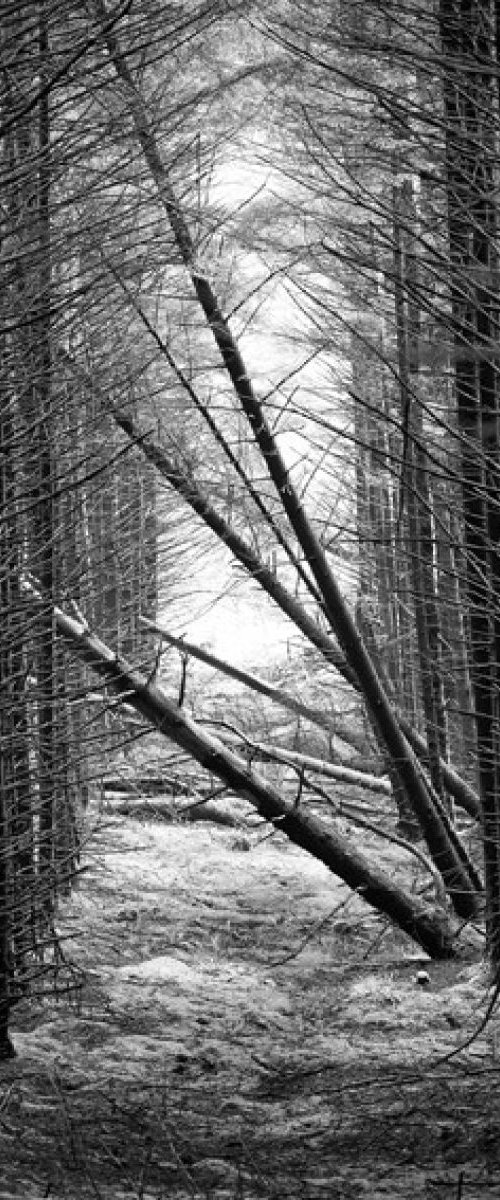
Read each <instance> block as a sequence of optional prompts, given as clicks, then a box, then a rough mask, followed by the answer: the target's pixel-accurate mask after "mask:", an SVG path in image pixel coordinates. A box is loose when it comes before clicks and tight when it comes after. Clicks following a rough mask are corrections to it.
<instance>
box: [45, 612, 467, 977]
mask: <svg viewBox="0 0 500 1200" xmlns="http://www.w3.org/2000/svg"><path fill="white" fill-rule="evenodd" d="M32 596H33V592H32ZM54 616H55V622H56V626H57V629H58V632H59V633H60V634H61V635H62V636H63V637H64V638H65V639H66V641H67V642H69V643H70V645H71V646H72V647H73V649H74V650H75V651H76V653H77V654H78V657H79V658H80V659H81V660H83V661H84V662H87V663H89V664H90V666H91V667H92V668H93V669H94V671H95V672H96V673H97V674H98V675H99V676H100V677H101V678H103V679H105V680H106V683H107V686H108V687H109V688H110V689H111V691H113V692H114V693H115V695H117V696H118V697H119V698H120V699H121V700H124V701H126V702H127V703H128V704H130V705H132V706H133V707H134V708H135V709H137V711H138V712H140V713H141V715H142V716H143V717H145V718H146V720H147V721H149V722H150V723H151V725H153V726H154V727H155V728H156V729H158V730H159V731H160V732H161V733H163V734H164V735H165V736H166V737H168V738H170V739H171V740H172V741H174V742H175V743H176V744H177V745H178V746H180V747H182V749H183V750H185V751H186V752H187V753H188V754H190V755H191V756H192V757H193V758H195V759H196V761H197V762H199V763H200V765H201V766H202V767H203V768H204V769H205V770H207V771H210V772H212V774H214V775H217V776H218V777H219V778H220V779H222V780H223V782H224V783H225V784H227V786H228V787H230V788H231V790H232V791H234V792H236V793H237V794H238V795H240V796H241V797H243V798H244V799H246V800H247V801H249V803H250V804H252V805H253V807H254V808H256V809H257V811H258V813H259V814H260V816H262V817H263V818H264V819H265V820H266V821H269V822H271V823H272V824H273V825H275V826H276V828H277V829H280V830H281V831H282V832H283V833H284V834H286V836H287V837H288V838H289V839H290V841H292V842H294V843H295V844H296V845H298V846H301V847H302V849H303V850H306V851H307V853H309V854H311V855H312V856H313V857H314V858H317V859H318V860H319V861H320V862H322V863H324V864H325V866H326V867H328V869H329V870H330V871H331V872H332V873H333V874H334V875H336V876H337V877H338V878H340V879H342V880H343V881H344V883H346V884H347V885H348V887H350V888H352V889H353V891H357V892H358V893H359V895H360V896H362V898H363V899H364V900H366V902H367V904H369V905H371V907H372V908H375V909H377V910H378V911H379V912H381V913H383V914H384V916H386V917H389V918H390V920H391V921H393V922H394V923H395V924H396V925H397V926H398V927H399V928H400V929H402V930H403V931H404V932H405V933H407V934H408V935H409V936H410V937H411V938H413V940H414V941H416V942H418V944H419V945H420V946H422V948H423V949H424V950H425V951H426V952H427V953H428V954H429V955H430V956H431V957H432V958H450V957H452V956H453V952H454V950H453V940H454V938H453V928H452V926H451V924H450V920H449V917H448V914H447V913H445V912H444V910H443V909H442V908H432V907H430V906H429V905H428V904H426V903H424V902H423V901H421V900H419V899H417V898H415V897H414V896H410V895H409V894H408V893H407V892H406V891H405V890H404V889H403V888H401V887H400V886H399V885H398V884H397V883H395V882H394V881H393V880H392V879H391V878H390V877H389V876H388V875H387V874H386V873H385V872H384V871H382V870H380V869H379V868H376V867H375V866H373V865H372V864H371V863H370V862H369V861H368V859H366V858H365V857H364V855H362V854H360V852H359V851H358V850H357V849H356V848H355V846H353V844H352V842H351V841H350V840H349V839H347V838H346V837H344V836H343V835H342V834H340V833H339V832H338V831H337V830H332V829H331V828H328V829H327V828H326V827H325V825H324V824H323V823H322V822H321V821H319V820H318V819H317V818H314V817H313V816H310V815H307V814H305V813H304V812H302V810H301V809H300V808H298V807H294V806H293V805H292V804H289V803H287V802H286V801H284V800H283V798H282V797H281V795H280V794H279V792H278V791H277V790H276V789H275V788H274V787H272V785H270V784H269V783H268V782H267V781H266V780H265V779H264V778H263V777H262V776H260V775H258V774H257V773H256V772H255V771H253V770H251V769H250V768H249V767H248V765H247V763H246V762H245V760H244V759H242V758H240V757H239V756H238V755H236V754H235V753H233V751H231V750H229V749H228V748H227V747H226V746H225V745H224V744H223V743H222V742H221V741H219V740H218V739H217V738H214V737H212V736H211V735H210V734H208V733H207V732H206V731H205V730H203V729H201V728H200V727H199V726H197V725H196V724H195V722H194V721H192V720H191V719H190V718H189V717H188V716H186V714H185V713H184V712H183V711H182V710H181V709H179V708H177V707H176V706H175V705H174V704H173V703H172V702H171V701H170V700H169V699H168V697H167V695H166V694H165V692H164V691H163V690H162V688H160V687H159V686H158V684H154V683H152V682H148V681H147V680H146V679H145V678H144V677H143V676H142V675H140V674H139V672H138V671H135V670H133V669H132V668H131V667H130V666H129V664H128V663H127V662H125V661H124V660H123V659H120V658H118V657H117V655H116V654H114V653H113V651H112V650H110V649H109V647H108V646H106V645H105V643H104V642H102V641H101V640H100V639H99V638H97V637H95V636H94V635H93V634H92V633H91V631H90V630H89V628H88V626H87V625H86V624H85V622H84V621H83V620H76V619H75V618H73V617H70V616H68V615H67V614H66V613H64V612H62V610H61V609H59V608H56V609H55V610H54Z"/></svg>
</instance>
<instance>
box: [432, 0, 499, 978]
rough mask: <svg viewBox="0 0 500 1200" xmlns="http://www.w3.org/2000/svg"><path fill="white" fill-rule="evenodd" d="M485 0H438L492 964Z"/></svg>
mask: <svg viewBox="0 0 500 1200" xmlns="http://www.w3.org/2000/svg"><path fill="white" fill-rule="evenodd" d="M494 18H495V10H494V7H493V5H492V4H491V3H490V0H471V3H469V4H468V5H461V4H459V3H458V2H457V0H441V2H440V5H439V29H440V37H441V46H442V53H443V60H444V64H445V66H444V76H443V93H444V105H445V118H446V175H447V198H448V232H449V246H450V294H451V306H452V320H453V331H454V343H455V355H454V360H455V387H456V398H457V411H458V424H459V431H460V434H461V447H462V477H463V504H464V517H465V541H466V551H467V588H468V604H469V619H470V631H471V679H472V687H473V692H474V704H475V715H476V727H477V745H478V760H479V777H480V795H481V806H482V819H483V846H484V863H485V886H486V908H487V920H486V925H487V943H488V950H489V954H490V957H491V960H492V962H493V963H494V964H495V965H496V966H498V965H499V964H500V602H499V597H500V484H499V479H500V452H499V446H500V440H499V427H500V404H499V384H498V340H499V334H500V296H499V288H498V267H499V263H498V253H497V239H498V213H497V209H498V59H497V56H496V33H497V30H496V27H495V19H494Z"/></svg>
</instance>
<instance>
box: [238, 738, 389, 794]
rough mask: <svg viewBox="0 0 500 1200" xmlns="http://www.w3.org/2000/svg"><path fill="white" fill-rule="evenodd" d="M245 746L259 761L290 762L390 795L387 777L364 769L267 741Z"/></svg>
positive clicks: (341, 781)
mask: <svg viewBox="0 0 500 1200" xmlns="http://www.w3.org/2000/svg"><path fill="white" fill-rule="evenodd" d="M245 748H246V749H247V752H250V754H251V755H252V758H257V759H260V761H261V762H279V763H284V765H285V766H286V765H287V763H290V765H291V766H294V767H299V768H304V770H306V771H311V772H314V773H315V774H316V775H324V776H325V778H327V779H334V780H335V782H336V783H350V784H354V785H355V786H356V787H361V788H366V789H367V790H368V791H371V792H381V793H382V795H384V796H392V784H391V783H390V781H389V780H388V779H382V778H380V776H379V775H368V774H367V773H366V772H365V771H355V770H353V769H352V767H344V766H340V765H339V764H337V763H331V762H326V760H324V759H322V758H314V757H313V756H312V755H311V754H301V753H299V752H298V751H297V750H286V749H282V748H281V747H278V746H271V745H269V744H268V743H267V742H248V741H247V740H245Z"/></svg>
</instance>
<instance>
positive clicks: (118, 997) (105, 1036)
mask: <svg viewBox="0 0 500 1200" xmlns="http://www.w3.org/2000/svg"><path fill="white" fill-rule="evenodd" d="M156 818H157V819H155V816H154V813H153V814H152V813H151V811H147V812H146V814H144V813H143V814H142V816H141V809H140V806H138V808H137V811H136V812H135V813H134V812H133V811H132V812H129V813H128V815H125V816H124V815H123V813H120V812H117V811H116V808H112V807H110V809H109V811H107V812H105V813H104V815H103V817H102V819H101V824H100V828H99V829H98V830H97V832H96V833H95V834H94V836H93V838H92V840H91V842H90V844H89V847H88V850H87V856H86V862H87V864H88V865H87V868H86V870H85V872H84V873H83V874H82V875H81V878H80V881H79V883H78V887H77V889H76V891H75V892H74V893H73V896H72V897H71V899H70V900H68V901H66V902H65V903H64V905H63V910H62V916H61V920H60V923H59V932H60V935H61V937H62V938H63V941H62V946H63V950H64V954H65V956H66V958H69V959H71V960H72V961H73V962H74V963H76V964H78V968H79V969H83V973H84V974H83V978H82V979H81V980H80V981H79V986H78V988H77V989H76V991H75V993H74V995H73V996H70V995H68V994H66V992H65V991H64V989H63V991H62V994H61V995H60V997H59V999H57V1000H56V999H55V998H54V997H45V998H44V999H42V998H41V999H39V1001H38V1002H33V1001H31V1002H30V1003H29V1005H28V1004H27V1003H26V1004H24V1003H23V1004H22V1005H19V1006H18V1008H17V1009H16V1010H15V1013H14V1016H15V1020H14V1021H13V1026H12V1037H13V1041H14V1043H15V1046H16V1050H17V1055H18V1056H17V1058H15V1059H12V1060H11V1061H8V1062H5V1063H1V1064H0V1197H1V1200H7V1198H8V1200H11V1198H12V1197H24V1198H25V1200H31V1198H35V1197H36V1200H41V1198H42V1197H46V1198H48V1197H54V1198H58V1200H66V1198H68V1200H70V1198H71V1200H73V1198H78V1200H79V1198H80V1197H81V1198H87V1197H88V1198H89V1200H90V1198H93V1200H101V1198H102V1200H108V1198H113V1200H115V1198H118V1197H120V1198H122V1197H123V1198H127V1200H128V1198H130V1200H132V1198H133V1200H164V1198H166V1197H173V1198H174V1200H181V1198H182V1200H184V1198H186V1200H187V1198H195V1197H196V1198H200V1200H222V1198H225V1197H227V1198H228V1200H236V1198H240V1200H253V1198H257V1197H274V1198H278V1197H280V1198H283V1200H285V1198H286V1200H292V1198H294V1197H304V1198H307V1200H313V1198H314V1200H315V1198H320V1197H324V1198H325V1200H326V1198H328V1200H358V1198H360V1197H370V1198H371V1200H382V1198H385V1200H387V1198H390V1200H400V1198H401V1200H402V1198H403V1197H405V1198H406V1197H407V1198H409V1197H411V1198H412V1200H415V1198H420V1197H426V1198H431V1197H432V1198H434V1200H478V1198H479V1197H491V1200H493V1197H498V1196H500V1022H499V1019H498V1017H494V1018H493V1020H492V1021H491V1023H490V1024H489V1026H488V1027H487V1029H486V1031H484V1032H483V1033H482V1034H481V1035H480V1036H479V1037H478V1038H477V1040H476V1041H475V1042H474V1043H473V1045H471V1046H470V1047H469V1048H468V1049H467V1050H466V1051H464V1052H463V1053H461V1054H459V1055H458V1056H457V1057H455V1058H453V1059H451V1060H450V1061H449V1062H447V1063H442V1062H441V1063H440V1059H441V1058H442V1057H444V1056H446V1055H447V1054H449V1053H450V1051H453V1050H454V1049H456V1048H457V1047H458V1046H459V1045H460V1044H461V1042H463V1041H465V1040H466V1039H467V1037H468V1036H469V1035H470V1034H471V1033H472V1032H473V1031H474V1029H475V1027H477V1025H478V1024H479V1023H480V1019H481V1015H482V1013H483V1012H484V1007H485V1001H486V994H487V993H486V988H485V982H484V973H483V971H482V970H481V964H480V960H479V957H476V958H475V959H474V960H472V959H469V960H467V957H465V958H464V957H462V958H461V959H459V960H458V961H456V962H447V963H431V962H428V961H426V959H425V955H424V954H419V952H418V948H417V947H415V945H414V944H412V943H411V942H410V941H409V939H407V938H405V937H404V936H403V935H401V936H399V935H398V934H397V933H395V932H394V931H393V930H391V929H390V927H389V926H388V925H387V923H386V922H384V921H383V920H382V919H379V918H378V917H377V916H376V915H375V914H374V913H372V912H371V911H370V910H369V909H368V908H367V907H366V906H365V905H363V904H362V903H361V901H359V899H358V898H357V897H355V896H352V895H350V896H349V894H348V893H347V891H346V889H345V888H344V887H343V886H342V885H341V884H340V882H339V881H337V880H336V879H334V878H333V877H332V876H331V875H330V874H329V873H328V871H327V870H326V869H325V868H324V867H322V865H321V864H319V863H317V862H316V861H314V860H313V859H312V858H310V857H308V856H307V855H306V854H304V853H303V852H301V851H300V850H298V849H296V848H295V847H293V846H291V845H290V844H289V843H287V841H286V840H285V838H284V837H283V836H282V835H281V834H279V833H275V834H274V835H273V836H272V837H270V836H269V832H268V828H267V827H266V826H262V825H259V824H258V823H256V819H255V818H254V824H253V827H252V828H251V829H250V830H248V829H237V828H236V829H234V828H224V827H219V826H216V825H211V824H208V823H203V824H201V823H200V824H195V825H187V824H184V823H173V824H172V823H166V822H165V821H164V820H162V819H161V811H160V812H158V813H157V814H156ZM368 851H370V842H369V841H368ZM384 855H385V861H386V865H387V866H388V868H389V869H396V868H398V869H401V865H402V855H401V851H400V850H399V849H398V848H397V847H394V846H389V847H388V849H387V851H386V852H384ZM403 869H404V867H403ZM408 879H410V877H409V875H408ZM423 970H425V971H426V972H427V973H428V976H429V981H428V983H427V985H424V986H421V984H419V981H418V978H417V977H418V973H419V971H423ZM63 976H64V979H65V980H67V978H68V969H67V967H65V968H64V970H63V971H62V976H61V979H62V978H63ZM75 979H77V980H78V979H79V976H75ZM497 1038H498V1044H497Z"/></svg>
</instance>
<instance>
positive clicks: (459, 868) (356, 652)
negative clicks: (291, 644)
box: [93, 0, 478, 917]
mask: <svg viewBox="0 0 500 1200" xmlns="http://www.w3.org/2000/svg"><path fill="white" fill-rule="evenodd" d="M93 7H94V9H95V11H96V12H97V14H98V18H99V20H100V21H101V24H102V27H103V40H104V41H105V44H106V47H107V50H108V54H109V57H110V60H111V61H112V63H113V66H114V69H115V72H116V75H117V78H118V79H119V81H120V84H121V94H122V96H124V97H126V100H127V103H128V105H129V108H130V114H131V118H132V120H133V123H134V128H135V132H136V136H137V139H138V141H139V144H140V146H141V149H142V152H143V155H144V158H145V160H146V163H147V165H148V168H149V171H150V173H151V176H152V178H153V180H154V182H155V186H156V189H157V193H158V197H159V200H160V202H161V204H162V206H163V209H164V212H165V215H166V217H167V219H168V221H169V224H170V227H171V230H172V233H173V235H174V238H175V242H176V246H177V249H178V252H179V254H180V256H181V259H182V261H183V263H184V265H185V267H186V270H187V272H188V273H189V276H190V278H191V281H192V284H193V288H194V292H195V295H196V298H197V300H198V303H199V305H200V308H201V310H202V312H203V314H204V317H205V319H206V322H207V325H208V327H209V329H210V331H211V333H212V335H213V337H214V340H215V343H216V346H217V349H218V351H219V353H220V357H221V360H222V363H223V366H224V368H225V371H226V372H227V375H228V376H229V379H230V381H231V384H232V386H233V388H234V392H235V395H236V397H237V399H238V401H239V403H240V405H241V408H242V410H243V412H244V413H245V416H246V418H247V420H248V422H249V425H250V428H251V430H252V434H253V437H254V439H255V443H256V445H257V446H258V448H259V450H260V452H261V455H262V458H263V460H264V462H265V464H266V468H267V470H268V472H269V475H270V477H271V479H272V482H273V484H274V486H275V488H276V491H277V493H278V495H279V497H280V501H281V503H282V506H283V510H284V512H285V514H286V516H287V518H288V522H289V525H290V527H291V529H292V530H293V532H294V534H295V536H296V538H297V540H298V542H299V544H300V546H301V549H302V553H303V555H304V558H305V561H306V562H307V563H308V564H309V568H310V570H311V573H312V575H313V577H314V580H315V583H316V586H317V588H318V590H319V592H320V595H321V598H322V602H323V608H324V611H325V613H326V615H327V617H328V620H329V621H330V624H331V627H332V630H333V631H334V633H335V636H336V637H337V639H338V641H339V644H340V646H341V647H342V650H343V652H344V654H345V656H346V660H347V663H348V665H349V666H350V667H351V669H352V671H353V673H354V674H355V676H356V678H357V681H358V684H359V687H360V690H361V692H362V694H363V697H364V700H365V703H366V705H367V708H368V710H369V712H370V716H371V720H372V721H373V723H374V724H375V725H376V727H377V729H378V732H379V735H380V738H381V740H382V742H383V744H384V747H385V750H386V752H387V754H388V755H389V756H390V757H391V759H392V760H393V762H394V766H395V770H396V771H397V773H398V777H399V779H400V782H401V785H402V787H403V788H404V789H405V791H406V794H407V796H408V798H409V800H410V801H411V803H412V804H413V807H414V810H415V814H416V816H417V818H418V821H419V823H420V826H421V828H422V832H423V834H424V837H425V839H426V841H427V845H428V847H429V851H430V854H431V856H432V858H433V860H434V862H435V864H436V866H437V868H438V870H439V871H440V872H441V874H442V876H443V879H444V881H445V884H446V887H447V890H448V892H449V895H450V898H451V900H452V903H453V904H454V906H455V909H456V911H457V913H459V914H461V915H462V916H464V917H469V916H471V915H472V914H473V913H475V912H476V911H477V903H478V897H477V889H476V881H475V879H474V878H473V872H472V873H471V872H470V871H469V870H468V866H467V863H466V862H465V861H464V856H463V854H462V853H461V852H460V849H459V848H457V845H456V842H454V840H453V838H452V837H451V836H450V829H449V827H448V826H447V825H446V824H445V823H444V822H443V819H442V812H441V811H440V809H439V807H437V806H436V803H435V798H434V796H433V795H432V794H431V792H430V790H429V788H428V786H427V784H426V780H425V778H424V775H423V773H422V771H421V769H420V767H419V764H418V762H417V760H416V758H415V756H414V754H413V751H412V750H411V748H410V746H409V744H408V742H407V740H406V738H405V737H404V735H403V733H402V731H401V729H400V727H399V725H398V721H397V718H396V716H395V713H394V711H393V708H392V706H391V704H390V702H389V700H388V698H387V696H386V694H385V692H384V689H383V687H382V686H381V683H380V680H379V678H378V675H377V672H376V670H375V668H374V666H373V663H372V661H371V659H370V656H369V655H368V653H367V651H366V648H365V646H364V643H363V641H362V639H361V637H360V635H359V633H358V630H357V628H356V623H355V621H354V618H353V617H352V615H351V613H350V611H349V608H348V606H347V604H346V602H345V600H344V598H343V596H342V593H341V591H340V588H339V585H338V583H337V580H336V579H335V577H334V576H333V574H332V572H331V570H330V567H329V565H328V562H327V558H326V555H325V553H324V551H323V548H322V546H321V544H320V542H319V540H318V538H317V536H316V534H315V532H314V530H313V528H312V526H311V523H310V522H309V520H308V518H307V515H306V513H305V511H304V508H303V505H302V503H301V501H300V498H299V496H298V494H297V492H296V490H295V488H294V486H293V483H292V481H291V478H290V475H289V472H288V470H287V468H286V465H285V463H284V460H283V457H282V455H281V452H280V450H279V448H278V446H277V443H276V440H275V438H274V436H273V434H272V432H271V429H270V426H269V424H268V422H267V418H266V416H265V413H264V411H263V408H262V405H261V403H260V402H259V400H258V398H257V396H256V393H255V391H254V389H253V387H252V384H251V381H250V379H249V376H248V373H247V371H246V367H245V364H244V362H243V359H242V357H241V354H240V351H239V347H238V345H237V343H236V341H235V339H234V337H233V334H232V332H231V329H230V326H229V323H228V321H227V319H226V318H225V317H224V315H223V313H222V311H221V309H220V307H219V304H218V302H217V298H216V296H215V294H214V292H213V290H212V287H211V285H210V282H209V280H208V279H207V278H206V276H205V275H204V274H203V272H202V271H201V270H200V267H199V264H198V259H197V255H196V250H195V246H194V243H193V240H192V238H191V234H190V231H189V228H188V226H187V223H186V219H185V216H184V212H183V210H182V208H181V206H180V204H179V202H178V200H177V197H176V195H175V193H174V190H173V187H172V184H171V181H170V179H169V176H168V173H167V171H166V169H165V166H164V163H163V160H162V156H161V154H160V151H159V148H158V144H157V141H156V139H155V136H154V133H153V129H152V126H151V123H150V121H149V118H148V113H147V111H146V107H145V104H144V102H143V100H142V97H141V94H140V92H139V91H138V89H137V88H136V87H135V85H134V81H133V78H132V75H131V72H130V69H129V66H128V64H127V61H126V59H125V57H124V55H123V53H122V51H121V48H120V46H119V44H118V41H117V38H116V36H115V34H114V33H113V32H107V33H106V32H104V25H105V20H106V10H105V8H104V5H103V4H102V0H95V3H94V6H93Z"/></svg>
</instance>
